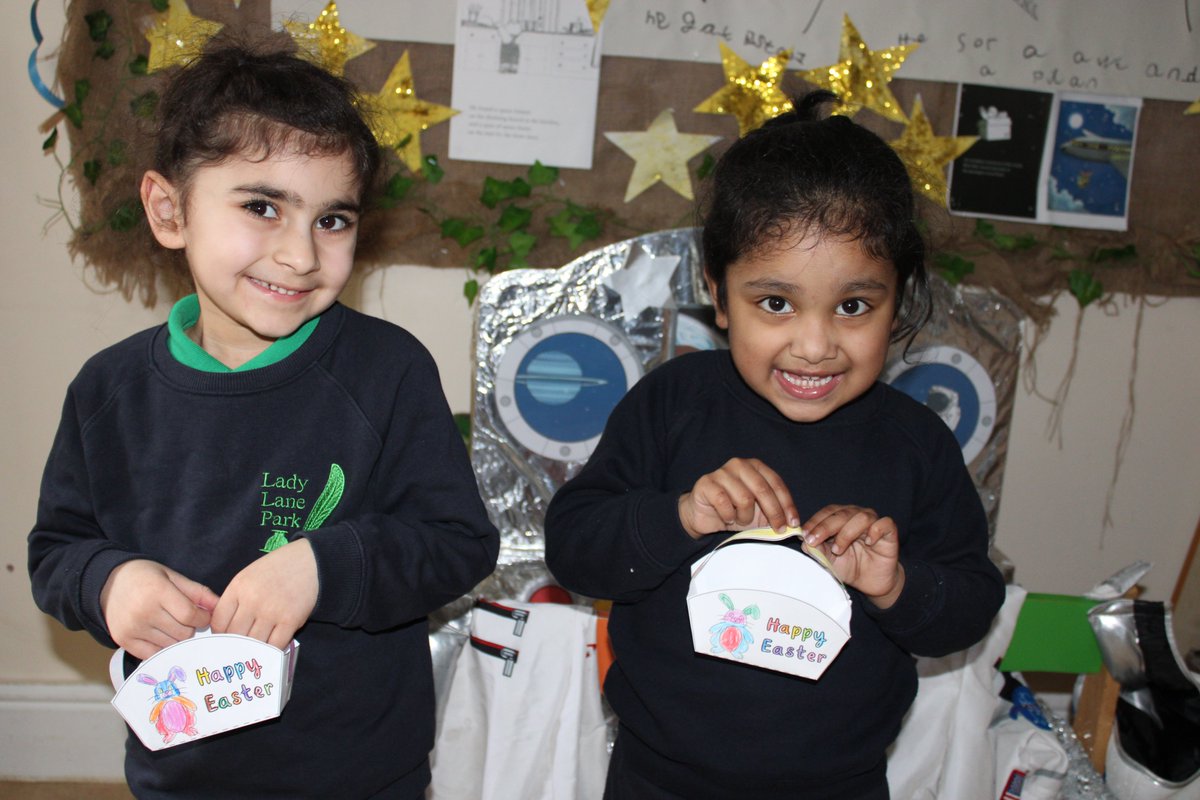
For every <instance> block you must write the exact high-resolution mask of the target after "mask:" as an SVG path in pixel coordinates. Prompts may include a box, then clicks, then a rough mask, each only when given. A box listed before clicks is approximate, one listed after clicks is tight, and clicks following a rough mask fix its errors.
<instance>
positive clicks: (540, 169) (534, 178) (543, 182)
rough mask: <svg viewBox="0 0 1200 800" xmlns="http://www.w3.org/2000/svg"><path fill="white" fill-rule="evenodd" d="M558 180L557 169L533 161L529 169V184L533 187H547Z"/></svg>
mask: <svg viewBox="0 0 1200 800" xmlns="http://www.w3.org/2000/svg"><path fill="white" fill-rule="evenodd" d="M556 180H558V167H547V166H546V165H545V164H543V163H542V162H540V161H534V162H533V166H532V167H530V168H529V182H530V183H531V184H533V185H534V186H549V185H550V184H552V183H554V182H555V181H556Z"/></svg>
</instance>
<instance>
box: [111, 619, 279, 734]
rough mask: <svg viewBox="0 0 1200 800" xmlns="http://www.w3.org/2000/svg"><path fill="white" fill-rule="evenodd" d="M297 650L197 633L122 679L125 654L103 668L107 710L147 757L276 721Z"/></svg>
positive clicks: (165, 649)
mask: <svg viewBox="0 0 1200 800" xmlns="http://www.w3.org/2000/svg"><path fill="white" fill-rule="evenodd" d="M299 647H300V644H299V642H296V641H294V640H293V641H292V643H291V644H290V645H289V646H288V648H287V649H286V650H280V649H278V648H276V647H272V646H271V645H269V644H266V643H265V642H260V641H258V640H257V639H251V638H249V637H247V636H237V635H234V634H230V633H220V634H218V633H210V632H209V631H207V630H204V631H197V632H196V635H195V636H193V637H192V638H191V639H187V640H185V641H182V642H176V643H175V644H173V645H171V646H170V647H165V648H163V649H162V650H160V651H158V652H157V653H155V654H154V655H153V656H151V657H150V658H148V659H146V660H145V661H143V662H142V663H141V664H139V665H138V668H137V669H136V670H134V672H133V673H132V674H131V675H129V677H128V678H125V677H123V669H122V665H123V663H124V659H125V651H124V650H118V651H117V652H116V653H114V654H113V657H112V660H111V661H109V676H110V677H111V678H112V683H113V688H115V689H116V690H117V693H116V695H114V696H113V699H112V704H113V707H114V708H116V709H117V711H118V712H119V713H120V715H121V716H122V718H124V720H125V722H126V723H128V725H129V727H130V728H131V729H132V730H133V732H134V733H135V734H137V737H138V739H140V740H141V741H142V744H144V745H145V746H146V747H147V748H149V749H150V750H162V749H164V748H167V747H175V746H177V745H180V744H186V743H187V742H192V741H196V740H198V739H203V738H204V737H206V736H212V735H214V734H217V733H224V732H225V731H230V730H233V729H234V728H241V727H244V726H246V725H253V724H255V723H256V722H262V721H264V720H268V719H272V718H274V717H278V716H279V713H280V712H281V711H282V710H283V707H284V705H286V704H287V701H288V698H289V697H290V696H291V693H292V677H293V676H294V674H295V669H296V657H297V654H298V648H299Z"/></svg>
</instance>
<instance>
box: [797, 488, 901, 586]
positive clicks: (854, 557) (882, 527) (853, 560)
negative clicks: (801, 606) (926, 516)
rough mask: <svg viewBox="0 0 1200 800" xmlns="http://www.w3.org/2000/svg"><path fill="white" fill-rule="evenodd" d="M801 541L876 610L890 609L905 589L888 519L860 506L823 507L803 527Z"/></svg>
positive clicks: (893, 525)
mask: <svg viewBox="0 0 1200 800" xmlns="http://www.w3.org/2000/svg"><path fill="white" fill-rule="evenodd" d="M803 528H804V541H805V542H807V543H808V545H809V546H810V547H820V548H821V551H822V552H823V553H825V555H826V556H827V557H828V558H829V561H830V563H832V564H833V572H834V574H835V575H837V576H838V578H840V579H841V580H842V582H843V583H845V584H846V585H847V586H853V587H854V588H855V589H858V590H859V591H860V592H862V593H863V594H865V595H866V596H867V597H868V598H869V599H870V600H871V602H873V603H874V604H875V605H876V606H878V607H879V608H889V607H890V606H891V605H892V603H894V602H896V598H897V597H899V596H900V590H901V589H903V588H904V568H903V567H901V566H900V534H899V532H898V531H897V530H896V523H895V522H894V521H892V518H891V517H880V516H879V514H877V513H875V511H874V509H870V508H862V507H860V506H843V505H831V506H825V507H824V508H822V509H821V510H820V511H818V512H817V513H816V514H813V516H812V518H811V519H809V521H808V522H806V523H804V525H803Z"/></svg>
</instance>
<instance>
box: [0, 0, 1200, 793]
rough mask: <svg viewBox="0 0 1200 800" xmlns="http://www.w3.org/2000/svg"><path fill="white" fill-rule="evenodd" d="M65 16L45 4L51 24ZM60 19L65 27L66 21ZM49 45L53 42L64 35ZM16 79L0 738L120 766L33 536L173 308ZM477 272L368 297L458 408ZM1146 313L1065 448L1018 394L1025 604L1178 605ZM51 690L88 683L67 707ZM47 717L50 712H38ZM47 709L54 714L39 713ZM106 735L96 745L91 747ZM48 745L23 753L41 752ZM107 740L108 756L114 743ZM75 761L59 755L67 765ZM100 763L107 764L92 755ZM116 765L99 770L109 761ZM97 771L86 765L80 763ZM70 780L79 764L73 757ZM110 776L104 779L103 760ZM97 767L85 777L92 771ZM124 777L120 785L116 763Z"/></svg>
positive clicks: (1183, 453)
mask: <svg viewBox="0 0 1200 800" xmlns="http://www.w3.org/2000/svg"><path fill="white" fill-rule="evenodd" d="M53 11H54V9H53V5H52V4H51V5H49V6H47V5H43V19H45V17H46V16H47V15H50V14H52V13H53ZM59 13H61V11H59ZM46 27H47V28H49V29H48V30H47V37H48V40H49V41H55V40H56V36H57V34H56V32H54V31H53V30H52V23H48V24H47V26H46ZM0 37H2V40H0V41H2V42H3V45H2V46H0V52H2V53H3V55H2V56H0V57H2V58H3V62H2V63H3V74H5V75H8V76H9V79H10V81H11V82H12V85H11V86H10V90H9V91H8V92H7V93H6V99H7V101H6V113H5V115H4V120H3V121H2V122H0V125H2V126H4V128H5V129H6V130H7V131H8V133H7V135H5V136H4V137H3V141H5V142H6V148H7V149H6V151H5V152H6V155H7V163H8V167H7V170H6V180H5V181H4V184H3V186H4V189H3V191H4V196H3V201H2V202H3V207H2V209H0V210H2V212H3V213H0V229H2V230H3V235H2V237H0V238H2V239H3V241H4V243H5V251H4V256H3V261H2V262H0V274H2V276H3V282H2V284H0V285H2V286H3V293H2V294H0V340H2V341H4V342H5V347H4V348H3V349H2V351H0V375H3V376H4V379H3V381H0V398H2V403H3V405H2V408H3V410H4V415H3V419H4V421H3V423H2V424H0V452H2V453H4V458H3V462H2V463H0V507H3V508H5V509H7V511H6V513H7V519H8V520H9V528H10V530H9V533H8V535H6V536H4V537H2V538H0V637H3V638H2V641H3V646H2V647H0V685H2V684H8V686H0V688H3V689H4V691H0V731H7V732H9V734H12V733H13V732H14V731H24V730H26V727H25V726H26V725H28V724H32V723H30V722H28V720H34V721H37V720H42V723H43V724H44V726H45V727H46V728H48V729H51V733H50V734H47V735H60V736H61V735H64V734H68V733H70V732H71V730H70V729H71V728H74V729H75V730H76V731H77V732H80V733H82V738H83V740H84V741H86V742H88V743H86V744H82V745H80V746H82V747H94V748H108V749H107V750H105V752H109V751H111V752H112V753H114V755H113V756H112V759H113V760H115V759H116V758H117V756H116V755H115V753H117V752H119V746H118V745H117V744H116V742H117V739H118V738H119V736H120V726H119V725H116V724H114V725H113V726H112V727H111V728H110V729H106V730H105V735H104V736H99V734H98V732H97V731H95V730H94V729H92V728H90V727H89V728H88V730H82V728H83V727H85V726H83V724H82V723H81V722H80V719H81V717H80V716H79V715H78V713H77V712H75V711H71V712H70V713H69V714H68V715H67V716H69V717H70V718H71V719H73V720H74V724H73V725H72V726H63V727H61V728H58V727H56V725H57V723H52V722H50V720H51V719H56V718H55V717H54V716H53V714H50V713H48V712H46V711H45V709H47V708H53V707H57V706H56V704H58V705H59V706H61V705H62V703H66V706H67V707H70V708H74V706H72V705H71V704H72V703H77V702H82V701H81V700H80V698H81V697H82V698H83V700H87V701H88V702H91V703H92V704H93V706H94V704H95V702H96V698H98V697H100V698H102V697H103V695H104V693H103V691H101V690H100V689H99V688H98V685H99V684H100V683H102V682H103V681H104V676H105V674H106V670H105V663H106V660H107V653H106V652H105V651H103V650H102V649H101V648H100V647H98V646H97V645H95V644H94V643H93V642H92V641H91V640H90V639H89V638H88V637H86V636H85V635H83V634H73V633H68V632H66V631H64V630H62V629H61V627H60V626H59V625H58V624H57V623H54V622H52V621H51V620H49V618H47V617H44V616H43V615H42V614H41V613H40V612H38V611H37V609H36V608H35V607H34V605H33V602H32V600H31V599H30V594H29V585H28V584H29V582H28V577H27V574H26V568H25V560H26V552H25V535H26V533H27V532H28V530H29V527H30V525H31V524H32V521H33V515H34V509H35V503H36V498H37V487H38V481H39V478H40V473H41V468H42V464H43V461H44V458H45V455H46V452H47V449H48V448H49V445H50V441H51V438H52V437H53V434H54V429H55V426H56V424H57V421H58V415H59V411H60V407H61V402H62V397H63V393H64V391H65V389H66V386H67V383H68V382H69V381H70V379H71V378H72V377H73V375H74V374H75V371H76V370H77V369H78V367H79V365H80V364H81V363H82V362H83V360H84V359H85V358H86V357H87V356H88V355H90V354H91V353H93V352H94V351H96V350H97V349H99V348H100V347H102V346H104V345H107V344H110V343H112V342H115V341H117V340H118V339H120V338H122V337H124V336H126V335H128V334H130V333H133V332H134V331H136V330H139V329H141V328H143V327H146V326H148V325H150V324H154V323H156V322H158V321H160V320H161V319H162V318H163V316H164V313H165V311H164V309H162V308H159V309H153V310H146V309H143V308H141V307H139V306H137V305H136V304H130V303H127V302H125V301H124V300H123V299H122V298H121V297H120V296H118V295H114V294H111V293H105V292H102V291H95V290H93V289H92V288H89V286H88V283H87V279H86V278H87V273H86V271H85V269H84V266H83V265H82V264H80V263H72V262H71V260H70V259H69V258H68V256H67V253H66V249H65V245H64V242H65V240H66V236H67V230H66V228H65V227H64V226H62V225H61V224H60V225H57V226H53V227H51V228H50V229H49V230H48V231H45V232H43V227H44V226H45V224H46V222H47V220H48V219H49V216H50V212H49V211H47V209H46V208H44V207H43V206H42V205H40V204H39V202H38V198H39V196H46V195H50V194H52V193H53V191H54V187H55V182H56V180H57V176H58V169H57V167H56V165H55V164H54V162H53V161H52V160H51V159H49V158H44V157H42V156H41V155H40V154H39V153H40V145H41V141H42V139H43V135H42V134H40V133H39V132H38V131H37V130H36V128H37V125H38V124H39V123H40V122H41V121H42V120H43V119H45V118H46V117H47V116H49V113H50V111H51V109H50V107H49V106H48V105H46V104H45V102H44V101H42V100H41V99H40V97H39V96H38V95H37V94H36V93H35V92H34V91H33V90H32V88H30V87H29V86H28V85H26V84H25V83H24V77H23V76H24V74H25V62H26V59H27V58H28V53H29V50H30V49H31V48H32V43H31V40H30V38H29V33H28V29H26V28H25V27H23V26H22V25H9V26H4V28H3V32H2V33H0ZM464 278H465V273H464V272H463V271H461V270H435V269H428V268H423V267H393V268H390V269H387V270H384V271H382V272H380V273H377V274H376V275H373V276H370V277H369V278H367V279H366V280H365V281H363V283H362V286H361V289H360V291H359V292H357V294H358V298H359V299H358V302H357V303H356V304H357V305H359V307H360V308H362V309H363V310H365V311H367V312H368V313H373V314H377V315H379V316H382V317H385V318H387V319H390V320H393V321H395V322H398V323H400V324H402V325H404V326H406V327H408V328H409V329H411V330H412V331H413V332H414V333H416V335H417V336H418V337H420V338H421V340H422V341H424V342H425V343H426V344H427V346H429V347H430V349H431V350H432V351H433V353H434V356H435V357H436V358H437V361H438V363H439V366H440V368H441V371H442V380H443V385H444V388H445V390H446V393H447V396H448V397H449V399H450V404H451V407H452V408H453V409H455V410H457V411H466V410H468V409H469V407H470V363H471V357H470V347H471V344H470V333H471V330H470V315H469V312H468V310H467V308H466V306H465V303H464V301H463V299H462V296H461V287H462V282H463V280H464ZM1059 308H1060V316H1059V317H1058V318H1057V320H1056V321H1055V323H1054V325H1053V327H1052V328H1051V332H1050V336H1049V338H1048V339H1047V340H1046V341H1045V342H1044V343H1043V345H1042V347H1041V349H1040V350H1039V352H1038V356H1037V364H1038V375H1039V382H1040V388H1041V390H1042V391H1043V392H1044V393H1046V394H1052V393H1053V391H1054V389H1055V388H1056V386H1057V384H1058V381H1059V380H1060V379H1061V377H1062V374H1063V370H1064V369H1065V365H1066V362H1067V359H1068V356H1069V352H1070V346H1071V336H1072V332H1073V327H1074V301H1073V300H1071V299H1070V298H1067V299H1065V300H1064V301H1063V302H1062V303H1060V306H1059ZM1134 312H1135V309H1134V308H1133V307H1131V306H1128V305H1126V303H1125V301H1120V302H1118V303H1117V313H1116V314H1115V315H1111V316H1109V315H1106V314H1104V313H1103V312H1102V311H1101V310H1099V309H1096V308H1092V309H1089V310H1088V312H1087V314H1086V316H1085V322H1084V325H1083V335H1082V339H1081V343H1080V353H1079V361H1078V365H1077V368H1076V375H1075V379H1074V383H1073V385H1072V388H1071V392H1070V396H1069V398H1068V401H1067V405H1066V409H1065V412H1064V415H1063V444H1062V447H1061V448H1059V447H1058V446H1057V445H1056V444H1055V443H1052V442H1050V441H1048V440H1047V438H1046V436H1045V434H1044V427H1045V424H1046V419H1047V415H1048V414H1049V411H1050V409H1049V406H1047V405H1046V403H1045V402H1043V401H1042V400H1039V399H1038V398H1036V397H1033V396H1031V395H1028V394H1026V393H1025V392H1024V391H1023V390H1020V389H1019V390H1018V397H1017V402H1016V408H1015V411H1014V420H1013V429H1012V431H1011V434H1010V453H1009V460H1008V466H1007V472H1006V480H1005V484H1004V488H1003V497H1002V503H1001V512H1000V518H999V531H998V534H997V542H998V544H999V546H1000V547H1001V549H1002V550H1004V551H1005V552H1006V553H1007V554H1008V556H1009V557H1010V558H1011V559H1012V560H1013V561H1014V562H1015V564H1016V578H1017V580H1018V582H1020V583H1022V584H1023V585H1024V586H1025V587H1026V588H1027V589H1030V590H1032V591H1044V592H1064V593H1076V592H1082V591H1083V590H1085V589H1087V588H1088V587H1089V586H1091V585H1092V584H1093V583H1094V582H1096V581H1097V580H1099V579H1100V578H1102V577H1105V576H1106V575H1108V574H1109V573H1111V572H1112V571H1114V570H1116V569H1117V568H1119V567H1121V566H1124V565H1125V564H1127V563H1129V562H1130V561H1133V560H1135V559H1138V558H1145V559H1148V560H1151V561H1154V562H1155V564H1156V567H1155V569H1154V571H1152V572H1151V573H1150V575H1149V576H1147V578H1146V579H1145V581H1144V584H1145V586H1146V587H1147V589H1148V596H1149V597H1151V598H1153V599H1164V598H1167V597H1169V595H1170V593H1171V591H1172V588H1173V586H1174V582H1175V579H1176V571H1177V570H1178V564H1179V562H1180V561H1181V560H1182V558H1183V556H1184V554H1185V552H1186V549H1187V545H1188V543H1189V542H1190V539H1191V536H1192V531H1193V529H1194V527H1195V525H1196V521H1197V519H1198V518H1200V459H1198V458H1197V454H1198V453H1200V425H1198V424H1197V408H1198V406H1197V399H1198V398H1200V300H1198V299H1182V300H1171V301H1169V302H1165V303H1162V304H1160V305H1157V306H1156V307H1154V308H1150V309H1148V310H1147V311H1146V316H1145V324H1144V328H1143V331H1142V335H1141V350H1140V361H1139V367H1138V375H1137V383H1136V387H1135V389H1136V402H1137V416H1136V420H1135V422H1134V426H1133V431H1132V439H1131V441H1130V444H1129V448H1128V452H1127V454H1126V458H1125V463H1124V467H1123V470H1122V472H1121V477H1120V482H1119V483H1118V486H1117V492H1116V499H1115V503H1114V505H1113V519H1114V521H1115V525H1114V527H1113V528H1112V529H1110V530H1107V531H1105V530H1104V529H1103V527H1102V525H1101V519H1102V514H1103V506H1104V498H1105V493H1106V491H1107V488H1108V485H1109V480H1110V477H1111V474H1112V470H1113V459H1114V453H1115V449H1116V442H1117V433H1118V430H1119V427H1120V423H1121V417H1122V414H1123V413H1124V409H1125V404H1126V396H1127V391H1128V386H1127V383H1128V376H1129V366H1130V360H1131V342H1132V340H1133V323H1134V319H1135V313H1134ZM55 684H82V686H76V687H73V688H71V689H65V690H61V691H56V690H55V688H54V685H55ZM31 708H33V709H34V710H35V712H36V713H30V709H31ZM39 709H40V710H39ZM89 732H91V733H92V734H94V735H93V736H91V737H88V733H89ZM43 733H44V732H39V731H30V733H29V735H28V736H27V737H25V738H23V739H21V741H23V742H25V744H26V745H27V746H28V747H31V748H34V749H38V748H42V747H43V746H42V745H40V744H37V743H38V742H41V741H45V739H43V738H39V736H42V734H43ZM3 738H4V746H3V747H2V748H0V751H2V752H3V754H4V755H3V757H0V776H2V775H6V774H20V775H31V774H33V773H32V772H31V769H33V768H32V767H29V766H28V765H30V764H33V763H34V762H35V761H36V759H29V758H26V756H25V755H23V754H22V752H21V751H20V750H19V749H18V748H16V747H15V745H14V744H13V740H12V738H11V736H5V737H3ZM101 740H102V741H101ZM62 752H71V749H70V748H66V749H63V748H59V750H58V753H59V754H61V753H62ZM93 755H94V754H93ZM100 760H102V761H103V759H100ZM74 761H75V762H76V763H75V767H77V768H78V769H79V770H83V771H84V772H85V773H96V772H97V769H98V768H94V767H92V766H90V763H91V762H89V761H88V759H87V758H79V759H75V760H74ZM59 762H60V763H61V764H62V768H63V770H64V771H66V770H69V769H71V768H72V765H71V763H69V762H72V759H61V758H60V759H59ZM104 763H108V762H107V761H104ZM80 764H83V766H80ZM112 774H119V765H117V764H115V763H114V764H113V772H112Z"/></svg>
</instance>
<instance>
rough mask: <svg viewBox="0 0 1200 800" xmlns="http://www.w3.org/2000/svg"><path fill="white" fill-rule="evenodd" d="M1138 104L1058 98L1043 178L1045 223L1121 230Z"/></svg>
mask: <svg viewBox="0 0 1200 800" xmlns="http://www.w3.org/2000/svg"><path fill="white" fill-rule="evenodd" d="M1140 111H1141V101H1140V100H1139V99H1136V98H1104V97H1097V96H1094V95H1062V96H1061V97H1060V98H1059V105H1058V115H1057V118H1056V123H1055V129H1054V151H1053V155H1052V158H1051V161H1050V172H1049V176H1048V179H1047V196H1046V217H1047V219H1046V221H1047V222H1050V223H1051V224H1055V225H1071V226H1074V227H1079V228H1105V229H1109V230H1125V229H1126V228H1127V227H1128V220H1129V177H1130V174H1131V172H1132V170H1133V151H1134V140H1135V138H1136V134H1137V121H1138V116H1139V112H1140Z"/></svg>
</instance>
